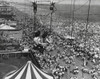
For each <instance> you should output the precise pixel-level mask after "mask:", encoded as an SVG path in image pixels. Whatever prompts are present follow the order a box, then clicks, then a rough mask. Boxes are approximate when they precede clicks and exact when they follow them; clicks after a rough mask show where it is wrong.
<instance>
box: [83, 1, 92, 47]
mask: <svg viewBox="0 0 100 79" xmlns="http://www.w3.org/2000/svg"><path fill="white" fill-rule="evenodd" d="M90 7H91V0H89V6H88V14H87V23H86V28H85V44H84V48H86V45H87V33H88V24H89V17H90Z"/></svg>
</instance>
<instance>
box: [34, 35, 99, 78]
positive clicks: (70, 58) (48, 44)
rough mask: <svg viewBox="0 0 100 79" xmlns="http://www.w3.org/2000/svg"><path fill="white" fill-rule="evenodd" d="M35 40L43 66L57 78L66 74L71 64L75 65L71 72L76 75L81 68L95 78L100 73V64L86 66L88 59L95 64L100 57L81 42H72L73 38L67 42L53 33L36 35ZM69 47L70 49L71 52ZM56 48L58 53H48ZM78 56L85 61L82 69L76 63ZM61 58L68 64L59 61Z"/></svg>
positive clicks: (37, 53) (38, 57) (37, 55)
mask: <svg viewBox="0 0 100 79" xmlns="http://www.w3.org/2000/svg"><path fill="white" fill-rule="evenodd" d="M43 39H44V40H43ZM55 40H56V41H55ZM34 41H35V44H36V47H34V49H35V50H39V51H38V52H36V53H35V56H36V57H37V59H38V60H39V63H40V64H41V67H42V68H43V69H47V70H50V71H51V72H52V73H53V75H54V76H55V77H56V78H57V79H61V78H62V77H63V76H64V74H66V73H67V72H68V69H69V68H70V67H71V65H73V66H74V67H75V68H73V70H71V71H70V73H72V74H74V75H77V74H78V73H79V70H81V72H83V73H87V74H90V75H91V77H92V78H94V79H96V78H97V76H98V75H99V73H100V72H99V65H96V67H93V68H92V69H88V68H86V66H87V65H88V62H87V61H89V62H91V61H92V62H93V63H94V64H95V63H97V62H96V60H97V61H98V63H99V58H98V57H97V58H96V56H95V55H97V53H95V54H94V53H93V54H92V53H91V52H89V51H88V50H87V49H84V48H82V47H81V46H80V44H77V42H74V43H72V42H73V40H72V41H71V42H70V41H67V42H68V43H66V41H65V40H62V39H61V38H60V37H58V36H52V35H47V36H46V37H44V38H43V37H42V38H41V37H40V36H36V37H35V38H34ZM70 43H72V44H70ZM62 46H63V49H64V51H63V52H61V51H60V50H59V49H60V48H61V47H62ZM38 47H39V48H38ZM68 49H70V52H69V53H68ZM54 50H57V54H55V55H51V54H50V53H48V52H51V51H54ZM39 52H41V53H39ZM76 57H79V58H80V59H81V60H82V61H83V65H82V66H83V67H82V68H81V69H80V68H78V66H77V65H76V63H75V58H76ZM60 60H62V61H63V62H64V63H65V64H66V66H62V65H60V64H59V62H58V61H60ZM75 78H76V77H75ZM71 79H72V78H71Z"/></svg>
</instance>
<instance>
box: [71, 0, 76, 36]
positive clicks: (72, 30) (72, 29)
mask: <svg viewBox="0 0 100 79" xmlns="http://www.w3.org/2000/svg"><path fill="white" fill-rule="evenodd" d="M75 1H76V0H74V1H73V13H72V28H71V36H73V32H74V18H75V17H74V15H75V12H74V10H75Z"/></svg>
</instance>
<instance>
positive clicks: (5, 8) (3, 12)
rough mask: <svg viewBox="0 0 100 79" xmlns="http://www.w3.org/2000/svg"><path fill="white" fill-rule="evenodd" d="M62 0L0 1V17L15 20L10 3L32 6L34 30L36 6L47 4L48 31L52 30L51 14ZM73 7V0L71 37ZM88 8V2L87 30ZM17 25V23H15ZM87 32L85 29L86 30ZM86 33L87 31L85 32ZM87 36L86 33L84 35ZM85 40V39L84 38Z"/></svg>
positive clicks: (6, 20) (5, 20) (5, 19)
mask: <svg viewBox="0 0 100 79" xmlns="http://www.w3.org/2000/svg"><path fill="white" fill-rule="evenodd" d="M62 1H63V0H56V1H55V0H51V1H50V0H45V1H44V0H27V2H29V3H28V4H26V3H18V2H11V1H10V2H5V1H2V3H1V4H0V18H1V19H4V22H8V21H9V20H10V21H12V22H16V21H14V17H15V14H14V13H13V9H12V7H11V6H10V4H14V5H22V6H26V7H32V8H33V14H34V17H33V19H34V30H35V29H36V27H35V26H36V22H35V21H36V17H37V12H38V6H44V5H48V6H49V10H50V16H51V17H50V32H51V30H52V21H53V18H52V15H53V14H54V13H55V11H56V10H57V9H56V5H55V4H56V3H60V2H62ZM89 2H90V1H89ZM74 9H75V0H74V2H73V15H72V16H73V17H72V31H71V37H73V31H74V25H73V20H74ZM89 10H90V3H89V8H88V15H87V25H86V30H87V26H88V22H89ZM16 25H17V23H16ZM86 32H87V31H86ZM86 34H87V33H86ZM85 36H86V37H87V35H85ZM85 42H86V40H85Z"/></svg>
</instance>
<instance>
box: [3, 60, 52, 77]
mask: <svg viewBox="0 0 100 79" xmlns="http://www.w3.org/2000/svg"><path fill="white" fill-rule="evenodd" d="M3 79H54V77H53V76H51V75H49V74H47V73H45V72H43V71H41V70H40V69H38V68H37V67H36V66H35V65H34V64H33V63H32V62H31V61H28V62H27V63H26V65H25V66H23V67H21V68H20V69H19V70H16V71H15V72H13V73H8V74H7V75H6V76H5V77H4V78H3Z"/></svg>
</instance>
